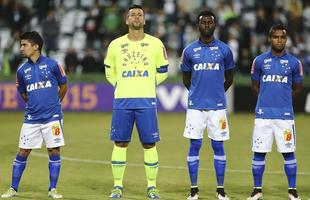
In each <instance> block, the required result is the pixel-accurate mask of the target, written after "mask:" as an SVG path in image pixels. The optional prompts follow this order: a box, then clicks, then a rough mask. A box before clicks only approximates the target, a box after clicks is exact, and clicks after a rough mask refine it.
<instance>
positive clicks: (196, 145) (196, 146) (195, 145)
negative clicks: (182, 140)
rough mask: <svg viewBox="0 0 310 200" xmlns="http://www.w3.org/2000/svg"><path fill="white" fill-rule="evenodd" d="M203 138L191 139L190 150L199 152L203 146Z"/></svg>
mask: <svg viewBox="0 0 310 200" xmlns="http://www.w3.org/2000/svg"><path fill="white" fill-rule="evenodd" d="M201 144H202V139H191V141H190V147H189V149H190V152H196V153H199V150H200V148H201Z"/></svg>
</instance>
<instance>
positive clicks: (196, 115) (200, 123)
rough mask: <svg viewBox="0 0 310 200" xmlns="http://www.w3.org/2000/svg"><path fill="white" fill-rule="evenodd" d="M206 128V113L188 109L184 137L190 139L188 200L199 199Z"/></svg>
mask: <svg viewBox="0 0 310 200" xmlns="http://www.w3.org/2000/svg"><path fill="white" fill-rule="evenodd" d="M205 128H206V111H201V110H193V109H188V110H187V112H186V123H185V129H184V134H183V135H184V137H186V138H189V139H190V146H189V151H188V155H187V167H188V172H189V176H190V181H191V189H190V194H189V196H188V198H187V199H188V200H194V199H198V192H199V189H198V171H199V152H200V149H201V144H202V138H203V132H204V130H205Z"/></svg>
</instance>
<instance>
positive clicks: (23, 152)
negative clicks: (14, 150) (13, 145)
mask: <svg viewBox="0 0 310 200" xmlns="http://www.w3.org/2000/svg"><path fill="white" fill-rule="evenodd" d="M31 150H32V149H22V148H20V149H19V152H18V155H19V156H22V157H28V156H29V154H30V152H31Z"/></svg>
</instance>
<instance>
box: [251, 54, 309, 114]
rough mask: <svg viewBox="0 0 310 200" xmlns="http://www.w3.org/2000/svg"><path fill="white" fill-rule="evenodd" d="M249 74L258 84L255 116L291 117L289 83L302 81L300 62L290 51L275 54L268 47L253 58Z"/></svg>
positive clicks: (290, 90)
mask: <svg viewBox="0 0 310 200" xmlns="http://www.w3.org/2000/svg"><path fill="white" fill-rule="evenodd" d="M251 74H252V80H255V81H258V82H259V85H260V86H259V94H258V99H257V104H256V108H255V117H256V118H264V119H294V112H293V106H292V85H293V83H301V82H302V79H303V72H302V65H301V62H300V61H299V60H297V58H295V57H294V56H292V55H290V54H287V53H285V54H283V55H282V56H280V57H277V56H274V55H273V54H272V53H271V51H269V52H266V53H263V54H261V55H259V56H257V57H256V58H255V59H254V61H253V65H252V70H251Z"/></svg>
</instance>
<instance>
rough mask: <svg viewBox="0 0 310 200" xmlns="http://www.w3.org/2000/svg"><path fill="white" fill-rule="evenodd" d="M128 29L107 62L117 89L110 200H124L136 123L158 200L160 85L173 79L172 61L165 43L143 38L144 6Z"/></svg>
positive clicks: (151, 192)
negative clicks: (111, 199)
mask: <svg viewBox="0 0 310 200" xmlns="http://www.w3.org/2000/svg"><path fill="white" fill-rule="evenodd" d="M126 24H127V25H128V29H129V32H128V34H125V35H123V36H121V37H119V38H117V39H115V40H113V41H112V42H111V43H110V45H109V47H108V51H107V55H106V58H105V62H104V63H105V68H106V77H107V80H108V81H109V82H110V83H111V84H112V85H113V86H114V88H115V93H114V104H113V113H112V125H111V132H110V137H111V140H112V141H114V143H115V145H114V148H113V152H112V174H113V178H114V188H113V190H112V191H111V194H110V197H111V198H116V199H117V198H121V197H122V191H123V175H124V171H125V167H126V151H127V147H128V144H129V142H130V140H131V135H132V129H133V125H134V123H136V127H137V130H138V134H139V138H140V142H141V143H142V146H143V149H144V166H145V171H146V178H147V195H148V197H149V198H150V199H159V192H158V190H157V188H156V177H157V171H158V154H157V150H156V146H155V144H156V142H158V141H159V140H160V137H159V130H158V124H157V110H156V93H155V88H156V85H158V84H160V83H161V82H163V81H164V80H165V79H166V78H167V76H168V74H167V71H168V60H167V54H166V50H165V47H164V45H163V43H162V42H161V41H160V40H159V39H157V38H155V37H153V36H151V35H148V34H146V33H144V25H145V13H144V11H143V9H142V7H141V6H139V5H133V6H131V7H129V8H128V12H127V16H126Z"/></svg>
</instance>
